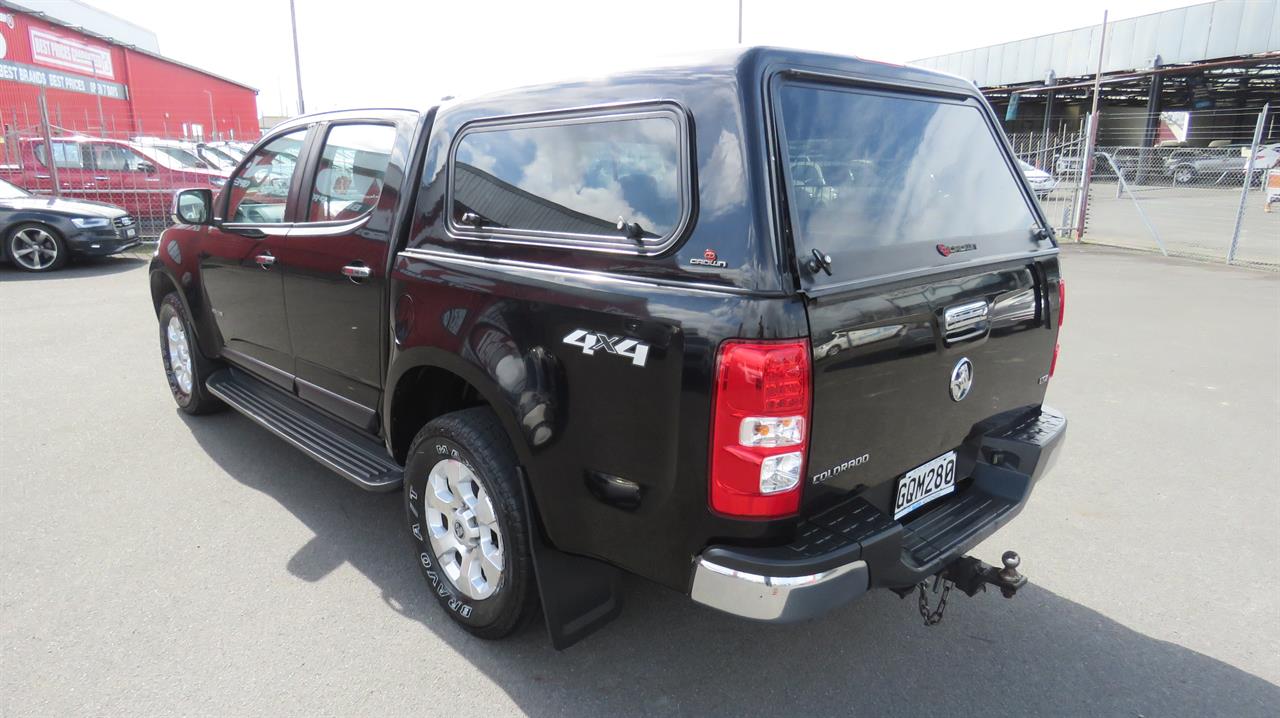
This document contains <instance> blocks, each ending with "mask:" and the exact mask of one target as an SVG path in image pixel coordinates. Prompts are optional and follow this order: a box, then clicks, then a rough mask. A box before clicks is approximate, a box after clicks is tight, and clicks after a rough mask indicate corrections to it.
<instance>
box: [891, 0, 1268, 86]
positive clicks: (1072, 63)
mask: <svg viewBox="0 0 1280 718" xmlns="http://www.w3.org/2000/svg"><path fill="white" fill-rule="evenodd" d="M1101 37H1102V25H1101V24H1098V25H1094V26H1092V27H1084V28H1080V29H1078V30H1068V31H1065V32H1059V33H1054V34H1052V35H1042V36H1040V37H1033V38H1028V39H1026V40H1017V41H1014V42H1006V43H1004V44H1002V45H992V46H989V47H980V48H977V49H974V50H965V51H963V52H954V53H951V54H949V55H939V56H937V57H929V58H924V59H921V60H916V61H913V62H912V63H911V64H913V65H919V66H921V67H927V68H929V69H933V70H940V71H942V72H949V73H951V74H953V75H959V76H961V77H963V78H965V79H967V80H972V81H973V82H974V83H975V84H977V85H978V86H979V87H996V86H1001V85H1018V84H1024V83H1028V82H1042V81H1044V79H1045V78H1046V77H1048V75H1049V73H1050V72H1051V71H1052V72H1053V73H1054V74H1055V75H1056V76H1057V77H1058V78H1067V77H1080V76H1089V75H1092V74H1093V73H1094V71H1095V70H1096V69H1097V65H1098V43H1099V42H1100V41H1101ZM1276 51H1280V0H1217V2H1209V3H1204V4H1201V5H1192V6H1190V7H1184V8H1177V9H1175V10H1166V11H1164V12H1158V13H1153V14H1151V15H1143V16H1142V17H1135V18H1129V19H1127V20H1118V21H1116V22H1114V23H1109V24H1108V26H1107V44H1106V51H1105V54H1104V57H1103V62H1102V65H1103V71H1104V72H1122V71H1125V70H1137V69H1143V68H1148V67H1150V66H1151V60H1152V58H1154V57H1155V56H1156V55H1159V56H1160V59H1161V62H1162V63H1163V64H1166V65H1169V64H1180V63H1189V62H1199V61H1203V60H1214V59H1219V58H1224V57H1236V56H1239V55H1252V54H1255V53H1260V52H1276Z"/></svg>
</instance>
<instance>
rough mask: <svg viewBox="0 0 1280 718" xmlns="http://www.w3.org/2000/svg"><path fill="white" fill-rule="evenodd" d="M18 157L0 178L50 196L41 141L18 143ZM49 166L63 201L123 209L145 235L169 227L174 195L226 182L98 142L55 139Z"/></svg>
mask: <svg viewBox="0 0 1280 718" xmlns="http://www.w3.org/2000/svg"><path fill="white" fill-rule="evenodd" d="M18 153H19V158H20V162H19V163H18V164H17V165H3V166H0V178H3V179H7V180H9V181H10V182H13V183H14V184H16V185H19V186H21V187H25V188H26V189H28V190H29V191H31V192H34V193H36V194H52V193H53V173H52V171H51V169H50V166H49V151H48V149H47V148H46V147H45V141H44V138H42V137H23V138H20V139H19V140H18ZM53 164H54V166H55V167H56V168H57V173H58V186H59V189H60V190H61V191H60V195H61V196H63V197H69V198H74V199H89V200H96V201H99V202H107V203H109V204H113V205H116V206H118V207H122V208H124V209H125V210H126V211H127V212H129V214H131V215H133V216H134V217H137V218H138V221H139V224H141V225H142V227H141V229H142V232H143V234H156V233H158V232H159V230H160V229H162V228H163V227H164V226H165V224H167V222H168V216H169V211H170V206H171V204H172V201H173V195H174V193H175V192H176V191H177V190H179V189H184V188H188V187H202V186H203V187H213V188H215V191H216V188H220V187H222V185H224V184H226V181H227V175H226V174H225V173H223V172H219V171H216V170H208V169H198V168H195V167H187V166H184V165H182V164H181V163H180V162H179V161H177V160H176V159H174V158H172V157H170V156H168V155H161V154H160V153H157V152H155V151H153V150H151V149H149V148H146V147H141V146H138V145H135V144H133V143H130V142H122V141H120V140H110V139H104V138H100V137H84V136H72V137H57V138H54V139H53Z"/></svg>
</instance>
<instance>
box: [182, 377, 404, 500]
mask: <svg viewBox="0 0 1280 718" xmlns="http://www.w3.org/2000/svg"><path fill="white" fill-rule="evenodd" d="M205 385H206V386H207V387H208V388H209V393H210V394H213V395H214V396H216V397H218V398H219V399H221V400H223V401H224V402H226V403H227V405H228V406H230V407H231V408H232V409H235V410H236V411H238V412H240V413H241V414H244V415H245V416H247V417H249V418H250V419H252V420H253V421H255V422H257V423H258V424H261V425H262V426H263V427H265V428H266V429H267V430H268V431H270V432H271V433H273V434H275V435H276V436H278V437H280V438H281V439H284V440H285V441H287V442H289V443H290V444H293V445H294V446H296V447H298V448H299V449H301V450H302V451H303V452H304V453H306V454H307V455H309V456H310V457H311V458H313V459H315V460H316V461H319V462H320V463H321V464H324V465H325V466H327V467H329V468H330V469H332V470H333V471H335V472H337V473H338V474H340V475H341V476H343V477H345V478H346V479H348V480H349V481H351V482H353V483H355V484H356V485H357V486H359V487H360V488H362V489H368V490H370V491H391V490H393V489H396V488H399V487H400V484H401V481H402V480H403V479H404V472H403V471H402V470H401V468H400V465H399V464H397V463H395V462H394V461H392V460H391V457H390V456H387V450H386V448H384V447H383V446H382V444H380V443H378V442H377V441H375V440H374V439H373V438H372V437H368V436H365V435H363V434H361V433H360V432H358V431H356V430H355V429H350V428H347V427H345V426H343V425H342V424H341V423H339V422H338V421H337V420H335V419H331V418H329V417H327V416H325V415H324V414H322V413H321V412H319V411H317V410H316V409H313V408H311V407H310V406H307V405H306V404H305V403H303V402H302V401H301V400H300V399H297V398H295V397H292V396H289V395H288V394H285V393H284V392H282V391H280V390H278V389H276V388H274V387H270V386H267V385H266V384H264V383H263V382H261V381H259V380H257V379H255V378H253V377H251V376H249V375H248V374H245V373H244V372H242V371H238V370H236V369H223V370H220V371H218V372H215V373H214V374H213V376H210V377H209V379H208V381H207V382H205Z"/></svg>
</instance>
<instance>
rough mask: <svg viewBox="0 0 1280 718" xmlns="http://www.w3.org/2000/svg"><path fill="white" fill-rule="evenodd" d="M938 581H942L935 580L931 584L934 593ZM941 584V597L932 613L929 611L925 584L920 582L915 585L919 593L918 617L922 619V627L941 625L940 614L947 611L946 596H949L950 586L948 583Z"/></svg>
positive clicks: (936, 589)
mask: <svg viewBox="0 0 1280 718" xmlns="http://www.w3.org/2000/svg"><path fill="white" fill-rule="evenodd" d="M939 581H942V579H941V578H939V579H935V580H934V582H933V591H934V593H937V591H938V582H939ZM942 583H943V585H942V597H941V598H940V599H938V605H937V606H936V607H935V608H934V609H933V610H932V611H930V610H929V597H928V594H927V591H926V590H925V582H924V581H921V582H920V583H919V584H917V585H916V588H917V589H918V590H919V591H920V617H921V618H923V619H924V625H926V626H933V625H936V624H938V623H941V622H942V612H943V611H946V610H947V596H948V595H950V594H951V585H952V584H951V582H950V581H943V582H942Z"/></svg>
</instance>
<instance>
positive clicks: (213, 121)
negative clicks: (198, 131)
mask: <svg viewBox="0 0 1280 718" xmlns="http://www.w3.org/2000/svg"><path fill="white" fill-rule="evenodd" d="M204 94H206V95H208V96H209V139H210V140H216V139H218V120H217V116H216V115H214V114H213V92H212V91H210V90H205V91H204Z"/></svg>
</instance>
